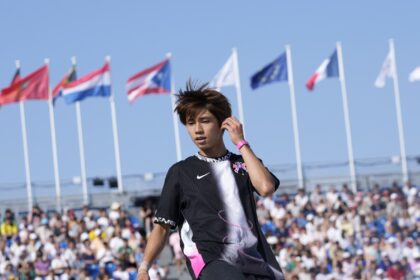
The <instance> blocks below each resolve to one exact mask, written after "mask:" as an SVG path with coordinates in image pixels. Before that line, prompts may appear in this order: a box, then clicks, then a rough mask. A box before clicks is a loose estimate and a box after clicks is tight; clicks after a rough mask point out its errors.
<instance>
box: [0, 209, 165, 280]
mask: <svg viewBox="0 0 420 280" xmlns="http://www.w3.org/2000/svg"><path fill="white" fill-rule="evenodd" d="M150 207H151V206H150ZM152 211H153V209H150V208H146V207H141V209H140V211H139V212H138V213H135V214H129V213H128V212H127V211H126V210H125V209H123V208H122V207H121V205H120V204H119V203H116V202H115V203H112V205H111V207H110V208H109V209H90V208H89V207H83V209H79V210H74V209H70V210H66V211H64V213H63V214H62V215H60V214H58V213H56V212H51V213H47V212H45V211H43V210H42V209H41V208H40V207H38V206H36V207H34V208H33V210H32V212H31V213H29V214H28V215H26V216H23V217H16V216H15V214H14V213H13V212H12V211H11V210H6V212H5V213H4V217H3V221H2V224H1V226H0V279H7V280H11V279H22V280H24V279H36V280H53V279H54V280H55V279H58V280H66V279H121V280H131V279H135V278H136V275H137V273H136V272H137V266H138V264H139V263H140V262H141V261H142V258H143V253H144V248H145V244H146V238H147V234H148V232H147V231H146V230H149V229H150V228H151V225H150V221H151V213H152ZM146 224H147V225H146ZM165 273H166V269H165V268H162V267H160V266H159V264H158V263H157V262H156V263H154V264H153V266H152V268H151V270H150V274H151V279H154V280H157V279H163V278H164V277H165Z"/></svg>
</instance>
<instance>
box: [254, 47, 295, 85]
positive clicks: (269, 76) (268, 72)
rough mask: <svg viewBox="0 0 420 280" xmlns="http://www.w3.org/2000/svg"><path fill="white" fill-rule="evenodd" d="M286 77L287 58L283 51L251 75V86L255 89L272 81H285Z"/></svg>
mask: <svg viewBox="0 0 420 280" xmlns="http://www.w3.org/2000/svg"><path fill="white" fill-rule="evenodd" d="M287 79H288V77H287V58H286V53H283V54H282V55H280V56H279V57H278V58H276V60H274V61H273V62H271V63H270V64H268V65H267V66H265V67H264V68H263V69H261V70H260V71H258V72H257V73H255V74H254V75H253V76H252V77H251V88H252V89H257V88H259V87H261V86H264V85H267V84H270V83H273V82H282V81H287Z"/></svg>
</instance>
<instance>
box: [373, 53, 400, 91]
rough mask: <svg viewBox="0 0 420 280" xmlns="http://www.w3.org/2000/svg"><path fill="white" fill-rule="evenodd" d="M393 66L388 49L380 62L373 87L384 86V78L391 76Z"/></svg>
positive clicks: (392, 59)
mask: <svg viewBox="0 0 420 280" xmlns="http://www.w3.org/2000/svg"><path fill="white" fill-rule="evenodd" d="M394 67H395V66H394V57H393V56H392V53H391V51H390V52H389V53H388V55H387V56H386V58H385V61H384V63H383V64H382V68H381V71H380V72H379V75H378V77H377V78H376V81H375V87H378V88H383V87H384V86H385V82H386V78H392V77H393V73H394Z"/></svg>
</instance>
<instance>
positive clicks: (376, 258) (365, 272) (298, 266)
mask: <svg viewBox="0 0 420 280" xmlns="http://www.w3.org/2000/svg"><path fill="white" fill-rule="evenodd" d="M257 214H258V218H259V222H260V224H261V225H262V230H263V232H264V234H265V235H266V237H267V240H268V242H269V244H270V245H271V246H272V248H273V250H274V251H275V252H276V255H277V257H278V261H279V263H280V265H281V267H282V269H283V271H284V272H285V273H286V275H287V279H303V280H305V279H315V280H324V279H337V280H338V279H364V280H367V279H401V280H402V279H420V200H419V195H418V189H417V188H416V187H415V186H412V185H410V184H407V185H406V186H404V187H399V186H398V185H397V184H393V185H392V187H390V188H380V186H379V185H375V186H374V187H373V189H372V190H370V191H367V192H364V193H363V192H358V193H353V192H352V191H351V190H350V189H349V187H348V186H347V185H343V186H342V187H341V188H340V189H339V190H337V189H336V187H335V186H331V187H330V188H329V189H328V190H327V191H326V192H322V191H321V188H320V186H316V187H315V188H314V190H313V191H312V192H311V193H309V194H307V193H306V192H305V190H304V189H299V191H298V193H297V194H296V195H295V196H294V197H290V196H288V195H285V194H283V195H281V196H280V197H277V198H273V197H269V198H264V199H260V200H258V202H257Z"/></svg>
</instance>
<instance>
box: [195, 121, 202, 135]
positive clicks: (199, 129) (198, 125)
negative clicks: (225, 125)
mask: <svg viewBox="0 0 420 280" xmlns="http://www.w3.org/2000/svg"><path fill="white" fill-rule="evenodd" d="M202 132H203V126H202V125H201V124H200V123H197V124H196V125H195V133H202Z"/></svg>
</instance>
